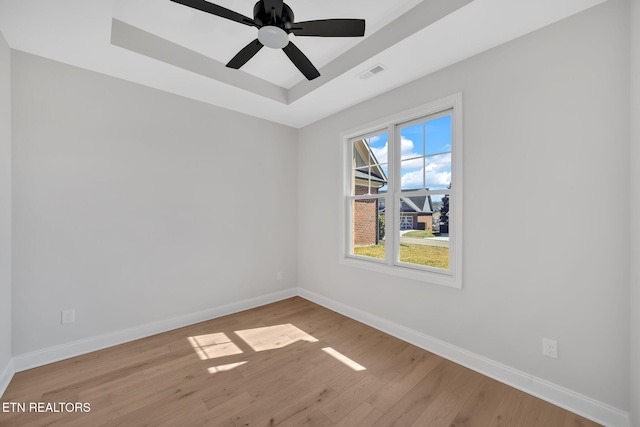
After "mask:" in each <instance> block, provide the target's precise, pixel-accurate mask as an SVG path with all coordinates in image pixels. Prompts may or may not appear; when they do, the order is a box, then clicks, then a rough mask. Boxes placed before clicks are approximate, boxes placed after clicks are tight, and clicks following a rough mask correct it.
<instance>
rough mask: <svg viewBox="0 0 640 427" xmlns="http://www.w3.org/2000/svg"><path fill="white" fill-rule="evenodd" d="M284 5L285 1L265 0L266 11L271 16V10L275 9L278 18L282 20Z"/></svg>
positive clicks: (263, 2)
mask: <svg viewBox="0 0 640 427" xmlns="http://www.w3.org/2000/svg"><path fill="white" fill-rule="evenodd" d="M282 3H283V0H263V1H262V4H264V10H265V11H266V12H267V13H268V14H269V16H271V9H275V11H276V17H277V18H278V19H280V18H281V17H282Z"/></svg>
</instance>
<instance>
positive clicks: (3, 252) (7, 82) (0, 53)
mask: <svg viewBox="0 0 640 427" xmlns="http://www.w3.org/2000/svg"><path fill="white" fill-rule="evenodd" d="M10 359H11V50H10V49H9V46H8V45H7V42H6V41H5V39H4V36H3V35H2V33H0V382H1V381H2V373H3V371H4V370H5V367H6V366H8V363H9V360H10ZM0 387H1V386H0ZM0 390H1V388H0Z"/></svg>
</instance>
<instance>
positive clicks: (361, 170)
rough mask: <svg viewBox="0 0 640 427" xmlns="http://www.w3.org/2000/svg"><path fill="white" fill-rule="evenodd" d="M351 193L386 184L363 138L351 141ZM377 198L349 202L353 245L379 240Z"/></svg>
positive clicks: (370, 191)
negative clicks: (351, 206) (352, 187)
mask: <svg viewBox="0 0 640 427" xmlns="http://www.w3.org/2000/svg"><path fill="white" fill-rule="evenodd" d="M353 148H354V149H353V167H354V186H355V188H354V194H355V195H357V196H359V195H364V194H378V193H379V191H380V189H381V188H382V187H384V186H385V185H387V176H386V174H385V173H384V170H383V169H382V166H381V165H380V163H379V162H378V159H376V156H375V155H374V154H373V152H372V151H371V147H370V146H369V144H368V143H367V142H366V141H365V140H358V141H355V142H354V145H353ZM379 205H380V203H379V200H378V199H377V198H371V199H366V200H357V201H355V202H354V203H353V245H354V246H371V245H376V244H378V242H379V241H380V230H379V221H378V211H379V209H380V206H379Z"/></svg>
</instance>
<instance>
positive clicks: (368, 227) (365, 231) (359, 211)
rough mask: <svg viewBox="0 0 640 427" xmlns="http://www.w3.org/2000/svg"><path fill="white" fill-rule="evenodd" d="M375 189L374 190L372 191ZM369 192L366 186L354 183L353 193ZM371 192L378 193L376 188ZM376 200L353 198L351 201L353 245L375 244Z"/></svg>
mask: <svg viewBox="0 0 640 427" xmlns="http://www.w3.org/2000/svg"><path fill="white" fill-rule="evenodd" d="M374 190H375V191H374ZM363 194H369V191H368V187H365V186H363V185H356V188H355V195H356V196H359V195H363ZM371 194H378V189H377V188H372V189H371ZM378 236H379V231H378V200H377V199H368V200H354V202H353V244H354V246H370V245H377V244H378V242H379V239H378Z"/></svg>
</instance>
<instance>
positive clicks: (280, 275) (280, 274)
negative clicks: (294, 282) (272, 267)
mask: <svg viewBox="0 0 640 427" xmlns="http://www.w3.org/2000/svg"><path fill="white" fill-rule="evenodd" d="M276 278H277V279H278V280H282V271H278V274H276Z"/></svg>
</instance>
